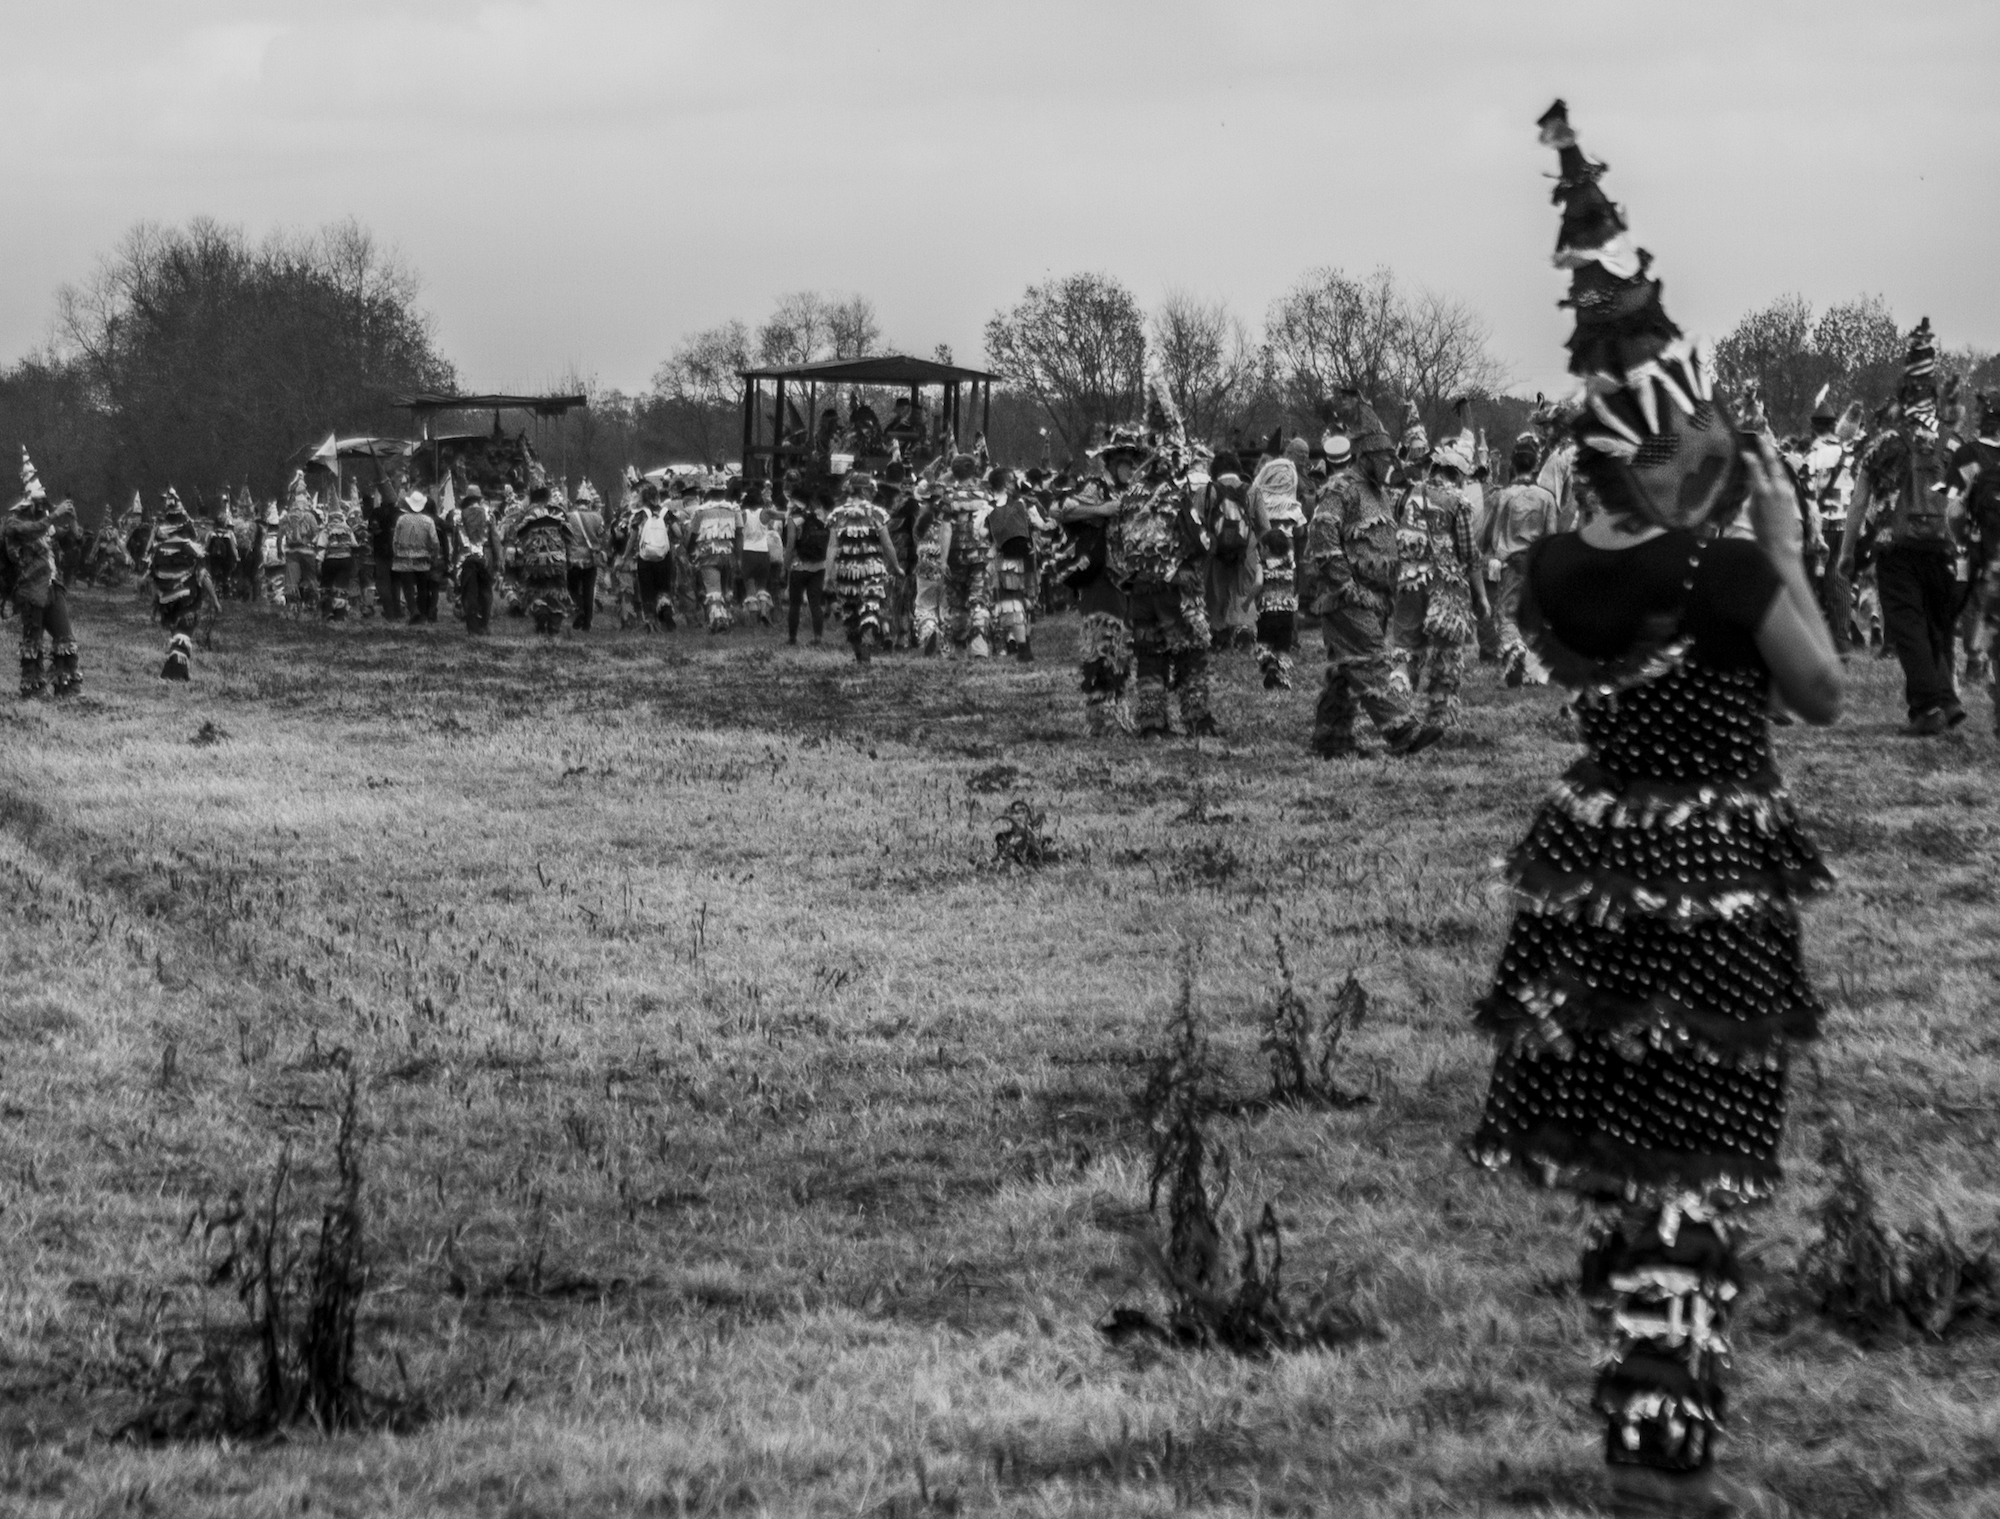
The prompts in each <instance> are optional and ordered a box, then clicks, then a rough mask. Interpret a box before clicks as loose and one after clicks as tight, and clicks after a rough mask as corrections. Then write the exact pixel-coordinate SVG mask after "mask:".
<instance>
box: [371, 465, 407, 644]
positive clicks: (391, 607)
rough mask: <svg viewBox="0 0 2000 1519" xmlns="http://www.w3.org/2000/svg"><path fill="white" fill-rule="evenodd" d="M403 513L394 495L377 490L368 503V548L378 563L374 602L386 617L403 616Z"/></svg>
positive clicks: (383, 488)
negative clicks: (399, 568) (399, 559)
mask: <svg viewBox="0 0 2000 1519" xmlns="http://www.w3.org/2000/svg"><path fill="white" fill-rule="evenodd" d="M401 515H402V512H401V511H400V509H399V508H398V507H397V505H396V496H395V492H393V491H392V490H390V489H389V488H388V487H387V486H378V487H376V489H375V491H374V492H373V494H372V495H371V496H370V497H369V502H368V549H369V555H370V557H371V558H372V559H373V560H374V562H375V600H376V602H377V604H378V609H379V610H380V612H381V614H382V615H383V616H384V617H385V618H390V617H400V616H401V615H402V610H403V608H402V598H401V596H400V595H399V594H398V592H397V589H396V573H395V570H396V519H397V518H398V517H399V516H401Z"/></svg>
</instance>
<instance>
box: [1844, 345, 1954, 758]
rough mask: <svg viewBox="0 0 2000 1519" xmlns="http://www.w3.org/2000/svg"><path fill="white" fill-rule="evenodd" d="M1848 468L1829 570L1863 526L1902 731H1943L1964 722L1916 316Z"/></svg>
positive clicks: (1938, 458)
mask: <svg viewBox="0 0 2000 1519" xmlns="http://www.w3.org/2000/svg"><path fill="white" fill-rule="evenodd" d="M1857 464H1858V467H1857V469H1856V471H1855V473H1856V474H1857V475H1858V477H1859V478H1858V479H1857V481H1856V483H1855V487H1854V500H1853V503H1852V505H1851V506H1850V507H1849V508H1848V513H1847V530H1846V532H1845V534H1844V535H1843V536H1842V538H1841V544H1840V565H1839V573H1840V574H1841V575H1842V576H1843V577H1845V578H1846V579H1847V580H1848V581H1849V583H1850V584H1851V583H1852V581H1853V576H1854V561H1855V553H1856V549H1857V546H1858V544H1859V542H1860V540H1861V538H1862V537H1863V536H1864V535H1872V537H1873V538H1874V541H1875V544H1876V551H1875V589H1876V591H1877V593H1878V594H1879V595H1880V596H1881V598H1882V623H1883V627H1884V630H1885V632H1886V633H1887V636H1888V640H1889V643H1890V646H1891V647H1893V648H1894V649H1895V651H1896V658H1897V660H1898V661H1900V662H1901V664H1902V666H1903V695H1904V699H1905V701H1906V702H1907V704H1908V706H1909V712H1910V726H1909V730H1908V731H1909V732H1911V733H1912V734H1915V735H1917V736H1919V737H1929V736H1932V735H1935V734H1939V733H1943V732H1944V731H1945V730H1946V729H1948V728H1956V727H1957V726H1958V725H1959V724H1960V723H1962V722H1964V721H1965V708H1964V706H1963V705H1961V704H1960V702H1959V699H1958V686H1957V682H1956V680H1955V679H1954V673H1955V672H1954V664H1955V662H1956V654H1955V651H1954V650H1953V647H1952V625H1953V623H1954V622H1955V621H1956V619H1957V617H1958V613H1959V610H1960V608H1961V606H1962V605H1963V602H1964V588H1963V587H1962V586H1961V585H1960V583H1959V580H1958V576H1957V568H1958V565H1957V561H1958V545H1957V542H1956V541H1955V539H1954V538H1953V536H1952V531H1951V525H1950V519H1949V515H1948V510H1947V496H1946V492H1945V489H1944V486H1945V476H1946V472H1947V465H1948V461H1947V460H1946V459H1945V458H1944V457H1943V455H1942V454H1941V452H1940V446H1939V439H1938V414H1937V345H1936V342H1935V340H1934V339H1933V337H1932V335H1931V323H1930V318H1929V317H1925V318H1924V319H1923V320H1922V321H1921V322H1919V323H1918V324H1917V328H1916V330H1915V331H1914V332H1912V333H1911V334H1910V349H1909V353H1908V355H1907V356H1906V357H1905V359H1904V361H1903V378H1902V380H1901V382H1900V383H1899V384H1898V386H1897V389H1896V400H1895V402H1894V405H1893V407H1892V415H1891V417H1890V425H1889V426H1888V427H1887V428H1886V429H1884V430H1883V431H1882V432H1879V433H1877V434H1876V435H1875V436H1874V437H1873V438H1871V439H1870V440H1869V441H1868V444H1867V446H1866V447H1865V448H1864V449H1863V450H1862V451H1861V457H1860V459H1859V460H1858V461H1857Z"/></svg>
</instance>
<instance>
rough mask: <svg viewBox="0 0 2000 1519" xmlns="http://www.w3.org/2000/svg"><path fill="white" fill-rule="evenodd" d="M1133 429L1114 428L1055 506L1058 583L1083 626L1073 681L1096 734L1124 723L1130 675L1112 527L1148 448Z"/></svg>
mask: <svg viewBox="0 0 2000 1519" xmlns="http://www.w3.org/2000/svg"><path fill="white" fill-rule="evenodd" d="M1148 451H1149V450H1148V449H1147V447H1146V440H1145V438H1144V437H1143V436H1142V435H1141V434H1140V433H1139V431H1138V430H1137V429H1136V428H1114V429H1113V430H1112V434H1111V437H1110V439H1109V440H1108V441H1107V442H1106V443H1105V444H1104V445H1103V447H1101V448H1098V449H1095V450H1093V451H1092V457H1093V458H1095V459H1096V460H1097V463H1098V466H1099V467H1100V468H1101V469H1102V470H1103V471H1104V474H1103V476H1102V477H1101V478H1098V477H1093V478H1091V479H1088V480H1085V481H1083V482H1082V483H1081V484H1080V485H1078V487H1077V488H1076V490H1075V491H1074V492H1072V493H1071V494H1070V495H1069V496H1068V497H1067V498H1065V499H1064V501H1063V503H1062V505H1061V506H1060V507H1059V508H1058V509H1057V511H1056V528H1057V531H1058V534H1059V537H1058V538H1057V547H1056V553H1055V564H1056V580H1057V583H1058V584H1060V585H1064V586H1067V587H1068V588H1069V589H1070V591H1071V592H1073V593H1074V594H1075V596H1076V607H1077V611H1078V612H1080V613H1081V614H1082V615H1083V626H1082V629H1081V630H1080V631H1079V632H1078V634H1077V648H1076V654H1077V684H1078V686H1079V687H1080V688H1081V690H1082V691H1083V703H1084V706H1083V711H1084V720H1085V723H1086V724H1087V726H1088V728H1089V730H1090V734H1091V736H1092V737H1093V738H1095V737H1097V736H1099V735H1101V734H1102V733H1103V732H1104V731H1105V728H1106V726H1107V719H1108V718H1109V719H1115V720H1116V721H1117V722H1118V723H1119V724H1120V726H1123V725H1124V724H1125V722H1126V718H1125V713H1124V707H1123V702H1124V699H1125V687H1126V685H1127V684H1128V683H1129V682H1130V680H1131V678H1132V624H1131V620H1130V608H1129V605H1128V603H1127V602H1126V600H1125V591H1124V588H1123V587H1122V586H1121V585H1120V584H1119V583H1118V571H1117V569H1116V567H1114V566H1113V564H1112V562H1111V524H1112V523H1113V522H1115V521H1116V520H1117V517H1118V503H1119V501H1120V500H1121V499H1122V498H1123V496H1124V493H1125V492H1126V491H1127V490H1129V489H1130V488H1131V486H1132V482H1133V479H1134V477H1135V475H1136V473H1137V470H1138V467H1139V461H1140V460H1141V459H1143V458H1145V457H1146V454H1147V453H1148Z"/></svg>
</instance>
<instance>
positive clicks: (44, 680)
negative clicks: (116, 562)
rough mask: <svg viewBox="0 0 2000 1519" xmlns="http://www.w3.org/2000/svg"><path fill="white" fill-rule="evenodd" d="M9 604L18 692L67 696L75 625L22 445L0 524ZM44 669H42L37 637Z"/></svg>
mask: <svg viewBox="0 0 2000 1519" xmlns="http://www.w3.org/2000/svg"><path fill="white" fill-rule="evenodd" d="M0 551H4V554H5V558H6V569H7V579H8V581H9V583H10V585H11V587H12V592H11V593H12V596H13V601H14V610H15V613H16V615H18V616H19V617H20V619H21V695H22V696H23V697H31V696H40V695H41V694H42V693H43V692H44V691H52V692H53V693H54V694H55V695H57V696H73V695H75V694H76V692H77V690H78V689H79V688H81V686H82V685H83V677H82V676H81V675H80V674H78V673H77V664H76V629H75V627H74V626H72V625H71V623H70V617H69V587H68V585H67V584H66V583H65V580H64V576H63V572H62V566H61V564H60V563H59V562H58V558H57V554H56V545H55V517H54V514H53V513H52V512H51V511H50V510H49V496H48V492H47V490H45V489H44V488H43V486H42V482H41V478H40V476H38V475H37V474H36V473H35V465H34V461H33V460H31V459H30V458H29V457H28V451H27V450H26V449H25V448H24V449H22V450H21V498H20V499H19V500H18V501H16V502H15V503H14V504H13V506H12V507H11V508H10V509H9V510H8V512H7V520H6V522H5V524H4V526H0ZM44 640H46V641H47V644H48V654H47V659H48V670H47V674H46V676H45V675H44V673H43V657H44V656H43V642H44Z"/></svg>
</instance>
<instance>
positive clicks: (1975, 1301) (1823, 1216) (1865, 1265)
mask: <svg viewBox="0 0 2000 1519" xmlns="http://www.w3.org/2000/svg"><path fill="white" fill-rule="evenodd" d="M1820 1163H1821V1164H1822V1165H1825V1166H1827V1167H1828V1168H1830V1169H1831V1170H1832V1171H1833V1173H1834V1177H1833V1186H1832V1188H1831V1190H1829V1191H1828V1193H1827V1195H1826V1197H1825V1198H1824V1199H1823V1200H1822V1201H1821V1202H1820V1204H1819V1205H1818V1206H1817V1207H1816V1208H1814V1209H1813V1210H1812V1215H1811V1216H1812V1218H1813V1220H1814V1222H1816V1223H1817V1224H1818V1225H1819V1234H1818V1236H1817V1237H1816V1238H1814V1239H1813V1240H1812V1241H1811V1242H1810V1243H1809V1244H1808V1245H1807V1246H1806V1250H1805V1254H1804V1255H1803V1256H1802V1257H1801V1259H1800V1262H1799V1278H1800V1281H1801V1283H1802V1285H1803V1286H1804V1288H1805V1290H1806V1292H1807V1294H1808V1296H1809V1297H1810V1298H1811V1301H1812V1304H1813V1306H1814V1308H1816V1309H1817V1310H1818V1311H1819V1312H1820V1313H1821V1314H1823V1315H1824V1316H1825V1317H1827V1318H1829V1319H1831V1320H1832V1321H1833V1322H1834V1323H1835V1324H1837V1325H1839V1326H1840V1327H1841V1328H1842V1329H1843V1330H1845V1331H1846V1332H1847V1333H1849V1334H1851V1335H1853V1336H1854V1337H1855V1338H1856V1339H1857V1340H1859V1341H1861V1342H1862V1343H1863V1344H1897V1343H1902V1342H1903V1341H1906V1340H1908V1339H1910V1338H1911V1337H1912V1336H1913V1335H1919V1334H1920V1335H1923V1336H1925V1337H1927V1338H1930V1339H1934V1340H1938V1339H1943V1338H1944V1337H1945V1336H1946V1335H1948V1334H1951V1333H1953V1332H1954V1331H1959V1330H1964V1329H1967V1328H1971V1327H1973V1326H1975V1325H1980V1324H1983V1325H1985V1326H1987V1327H1989V1328H1990V1327H1992V1326H1994V1325H1995V1324H2000V1267H1997V1266H1996V1263H1995V1260H1994V1241H1993V1239H1992V1237H1991V1233H1990V1231H1989V1233H1988V1234H1987V1235H1986V1236H1983V1237H1982V1239H1980V1240H1977V1241H1975V1243H1976V1244H1978V1245H1979V1248H1978V1249H1977V1250H1976V1251H1975V1250H1969V1249H1967V1248H1966V1247H1965V1246H1964V1245H1961V1244H1960V1243H1959V1242H1958V1239H1957V1237H1956V1236H1955V1235H1954V1234H1953V1233H1952V1231H1951V1226H1950V1225H1949V1224H1948V1223H1947V1222H1946V1221H1945V1218H1944V1215H1943V1214H1942V1213H1940V1214H1939V1215H1938V1220H1937V1230H1936V1232H1935V1233H1933V1232H1932V1231H1931V1230H1930V1229H1927V1228H1925V1227H1924V1226H1923V1225H1921V1224H1919V1225H1917V1226H1915V1227H1913V1228H1910V1229H1897V1228H1894V1227H1892V1226H1891V1225H1889V1224H1887V1223H1885V1222H1883V1220H1882V1217H1881V1214H1880V1211H1879V1208H1878V1205H1877V1202H1876V1197H1875V1188H1874V1186H1873V1185H1872V1184H1871V1183H1870V1182H1869V1180H1868V1175H1867V1172H1866V1171H1865V1170H1864V1169H1863V1168H1862V1165H1861V1162H1860V1161H1859V1160H1858V1159H1857V1158H1856V1157H1855V1156H1854V1155H1853V1154H1852V1153H1850V1152H1849V1150H1848V1148H1847V1146H1846V1144H1845V1143H1843V1142H1842V1140H1841V1138H1840V1136H1839V1135H1837V1134H1829V1135H1828V1136H1827V1140H1826V1144H1825V1147H1824V1148H1823V1149H1822V1150H1821V1152H1820Z"/></svg>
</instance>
